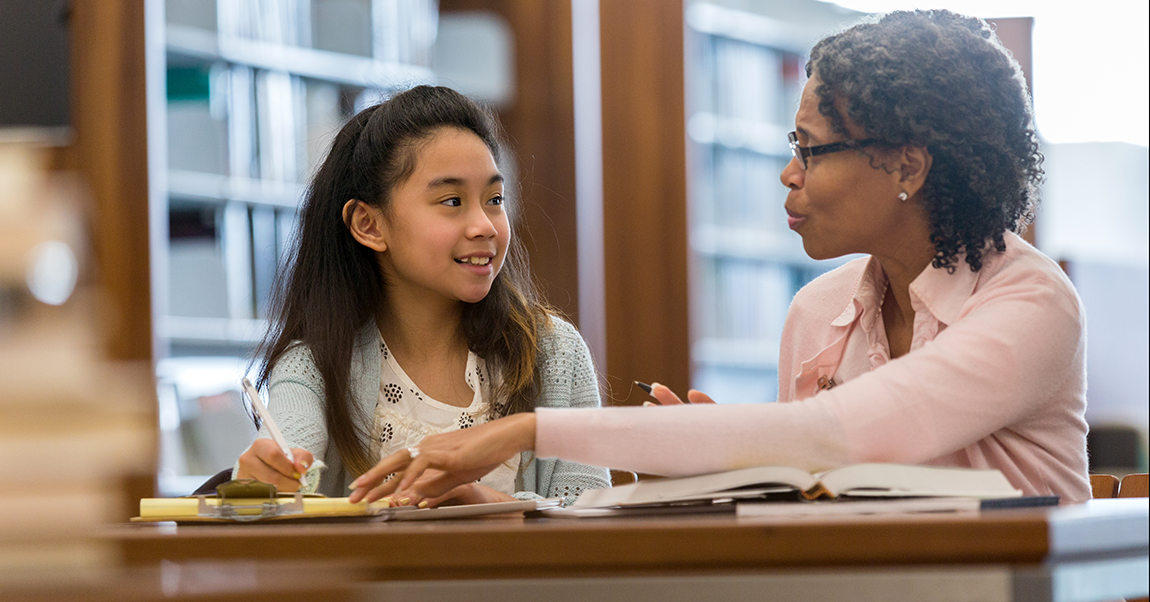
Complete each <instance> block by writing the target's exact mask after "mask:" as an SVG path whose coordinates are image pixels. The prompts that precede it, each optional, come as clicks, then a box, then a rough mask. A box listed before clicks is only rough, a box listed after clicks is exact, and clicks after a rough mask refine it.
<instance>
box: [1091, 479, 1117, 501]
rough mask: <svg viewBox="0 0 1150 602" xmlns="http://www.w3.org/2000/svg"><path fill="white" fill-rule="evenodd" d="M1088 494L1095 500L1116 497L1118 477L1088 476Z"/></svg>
mask: <svg viewBox="0 0 1150 602" xmlns="http://www.w3.org/2000/svg"><path fill="white" fill-rule="evenodd" d="M1090 493H1091V496H1090V497H1093V498H1094V499H1096V500H1103V499H1109V498H1112V497H1118V477H1116V476H1114V475H1112V474H1092V475H1090Z"/></svg>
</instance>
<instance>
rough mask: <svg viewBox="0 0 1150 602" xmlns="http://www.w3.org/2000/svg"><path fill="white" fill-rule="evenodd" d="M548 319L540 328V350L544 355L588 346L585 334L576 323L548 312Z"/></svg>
mask: <svg viewBox="0 0 1150 602" xmlns="http://www.w3.org/2000/svg"><path fill="white" fill-rule="evenodd" d="M547 318H548V319H547V321H546V322H545V323H544V324H542V325H541V326H540V328H539V351H540V353H542V354H543V355H544V356H547V355H554V354H555V353H562V352H565V351H566V352H571V351H574V352H579V351H580V350H583V349H586V348H587V343H586V342H585V341H584V340H583V335H581V334H579V330H578V329H576V328H575V325H573V324H571V323H570V322H568V321H567V320H564V319H563V318H561V317H559V316H557V315H555V314H551V313H549V314H547Z"/></svg>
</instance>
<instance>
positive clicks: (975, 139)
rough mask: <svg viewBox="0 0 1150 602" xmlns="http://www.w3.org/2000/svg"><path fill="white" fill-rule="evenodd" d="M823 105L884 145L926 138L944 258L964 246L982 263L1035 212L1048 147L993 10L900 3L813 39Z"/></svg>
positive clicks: (934, 219) (936, 236) (941, 263)
mask: <svg viewBox="0 0 1150 602" xmlns="http://www.w3.org/2000/svg"><path fill="white" fill-rule="evenodd" d="M807 75H808V76H812V75H813V76H817V77H818V78H819V80H821V85H819V86H818V88H817V89H816V91H815V92H816V94H817V96H818V98H819V107H818V108H819V112H820V113H821V114H823V115H824V116H826V117H827V118H828V119H829V120H830V123H831V126H832V127H833V128H834V129H835V131H837V132H839V133H840V134H843V135H844V136H846V137H848V138H849V137H850V133H849V132H848V131H847V128H846V123H845V119H844V116H843V115H841V114H840V113H839V111H838V110H837V109H836V108H835V101H836V99H843V100H845V106H846V117H849V118H850V120H851V121H852V122H854V123H855V124H858V126H860V127H861V128H862V129H863V130H864V131H865V132H866V135H867V137H870V138H876V139H878V140H880V141H881V142H882V143H883V144H884V145H889V146H892V147H899V146H904V145H912V146H918V147H924V148H926V149H927V150H928V151H929V152H930V153H931V155H932V156H933V159H934V161H933V165H932V167H931V171H930V174H929V175H928V176H927V180H926V182H925V184H924V186H923V195H922V196H923V203H924V205H925V209H926V212H927V215H928V219H929V222H930V231H931V235H930V237H931V242H932V243H933V244H934V248H935V257H934V261H933V265H934V267H936V268H948V269H950V270H952V271H953V270H954V268H955V262H956V260H957V259H958V256H959V255H960V254H961V253H964V252H965V254H966V263H967V264H969V265H970V268H971V270H974V271H978V270H980V269H981V268H982V259H983V254H984V252H987V251H989V248H988V246H990V245H993V247H994V248H995V249H996V250H998V251H1004V250H1005V249H1006V243H1005V241H1004V235H1005V233H1006V231H1007V230H1010V231H1019V230H1020V229H1021V228H1023V227H1025V226H1026V225H1027V224H1029V223H1031V222H1032V221H1033V219H1034V210H1035V207H1036V204H1037V202H1038V187H1039V185H1040V184H1041V182H1042V177H1043V171H1042V154H1041V153H1040V152H1039V150H1038V135H1037V134H1036V132H1035V130H1034V118H1033V113H1032V111H1031V105H1030V95H1029V93H1028V92H1027V89H1026V84H1025V81H1024V79H1023V76H1022V71H1021V69H1020V67H1019V65H1018V62H1017V61H1015V60H1014V59H1013V57H1012V56H1011V55H1010V53H1009V51H1007V50H1006V49H1005V48H1004V47H1003V46H1002V43H1001V42H1000V41H999V40H998V37H997V36H996V35H995V34H994V32H993V30H992V29H991V28H990V26H989V25H987V24H986V22H985V21H983V20H981V19H975V18H971V17H964V16H962V15H957V14H954V13H952V12H949V11H945V10H928V11H913V12H894V13H890V14H888V15H886V16H884V17H882V18H881V19H880V20H878V21H877V22H873V23H863V24H859V25H856V26H854V27H852V28H850V29H848V30H846V31H844V32H842V33H839V34H836V35H832V36H829V37H827V38H825V39H823V40H822V41H820V42H819V43H818V44H816V45H815V47H814V49H812V50H811V57H810V61H808V62H807Z"/></svg>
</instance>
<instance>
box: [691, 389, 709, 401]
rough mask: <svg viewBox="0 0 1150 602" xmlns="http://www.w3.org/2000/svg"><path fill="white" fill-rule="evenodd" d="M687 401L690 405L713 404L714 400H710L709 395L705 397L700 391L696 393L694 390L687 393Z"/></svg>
mask: <svg viewBox="0 0 1150 602" xmlns="http://www.w3.org/2000/svg"><path fill="white" fill-rule="evenodd" d="M687 399H688V400H689V401H690V402H691V403H711V404H713V403H715V400H714V399H711V396H710V395H707V394H706V393H704V392H702V391H696V390H694V389H691V390H690V391H687Z"/></svg>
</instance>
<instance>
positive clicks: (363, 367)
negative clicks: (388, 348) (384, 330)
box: [270, 325, 379, 384]
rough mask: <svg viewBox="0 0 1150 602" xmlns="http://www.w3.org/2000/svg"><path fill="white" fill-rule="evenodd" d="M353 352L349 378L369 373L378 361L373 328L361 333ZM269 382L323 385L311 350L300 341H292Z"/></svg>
mask: <svg viewBox="0 0 1150 602" xmlns="http://www.w3.org/2000/svg"><path fill="white" fill-rule="evenodd" d="M354 345H355V346H354V348H353V349H352V364H351V368H352V374H353V375H355V374H356V373H367V372H370V369H369V366H370V365H371V363H373V361H375V363H376V365H378V361H379V332H378V330H377V329H376V328H375V325H368V326H366V327H363V328H362V329H360V332H359V334H356V336H355V344H354ZM270 376H271V380H273V381H275V380H281V379H293V380H305V381H310V382H315V383H319V384H322V383H323V376H322V375H321V374H320V368H319V367H317V365H316V361H315V356H314V355H313V352H312V348H310V346H308V345H307V344H306V343H304V342H302V341H292V342H291V343H290V344H289V345H287V350H286V351H284V352H283V355H282V356H279V358H278V359H276V364H275V366H273V367H271V375H270Z"/></svg>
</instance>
